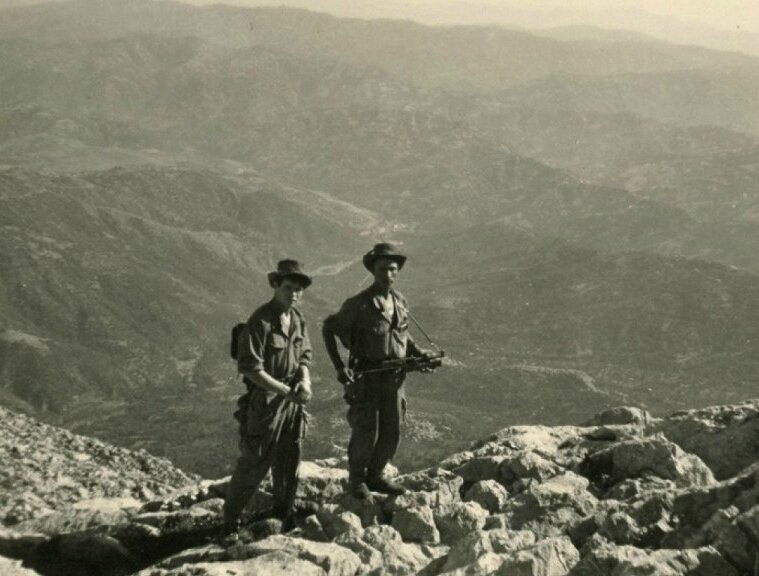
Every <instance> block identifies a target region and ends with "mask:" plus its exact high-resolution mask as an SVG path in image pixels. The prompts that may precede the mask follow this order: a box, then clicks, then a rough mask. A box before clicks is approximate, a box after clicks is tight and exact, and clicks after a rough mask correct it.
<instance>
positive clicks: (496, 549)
mask: <svg viewBox="0 0 759 576" xmlns="http://www.w3.org/2000/svg"><path fill="white" fill-rule="evenodd" d="M533 544H535V535H534V534H533V533H532V532H529V531H527V530H485V531H477V532H470V533H469V534H466V535H465V536H463V537H462V538H460V539H459V540H457V541H456V542H455V543H454V544H453V546H451V549H450V551H449V552H448V558H447V559H446V562H445V565H444V566H443V570H444V571H450V570H454V569H456V568H461V567H463V566H467V565H469V564H472V563H474V562H476V561H477V559H478V558H479V557H480V556H483V555H484V554H488V553H491V552H492V553H496V554H510V553H513V552H517V551H518V550H522V549H523V548H528V547H529V546H532V545H533Z"/></svg>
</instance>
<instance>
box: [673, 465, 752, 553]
mask: <svg viewBox="0 0 759 576" xmlns="http://www.w3.org/2000/svg"><path fill="white" fill-rule="evenodd" d="M757 502H759V463H758V464H756V465H755V466H753V467H750V468H748V469H747V470H745V471H744V472H743V473H742V474H740V475H738V476H736V477H735V478H732V479H730V480H725V481H723V482H720V483H719V484H717V485H716V486H710V487H702V488H698V489H692V490H683V491H680V492H678V493H677V494H676V495H675V497H674V502H673V506H672V514H673V515H674V516H675V517H676V518H677V520H678V526H677V529H676V530H674V531H673V532H672V533H671V534H669V535H668V536H667V538H666V539H665V541H664V544H665V545H666V546H668V547H672V548H675V547H677V548H685V547H688V548H691V547H697V546H702V545H706V544H711V543H713V542H714V541H715V539H716V538H717V537H718V535H719V531H720V530H721V529H722V528H723V527H724V526H726V525H727V524H729V523H730V522H732V519H733V518H735V517H736V516H737V515H739V514H741V513H742V512H745V511H747V510H749V509H750V508H752V507H753V506H755V505H756V503H757Z"/></svg>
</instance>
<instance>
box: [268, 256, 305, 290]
mask: <svg viewBox="0 0 759 576" xmlns="http://www.w3.org/2000/svg"><path fill="white" fill-rule="evenodd" d="M268 277H269V286H271V287H272V288H273V287H274V286H276V284H277V283H278V282H279V281H280V280H282V279H283V278H297V279H298V281H299V282H300V283H301V284H302V285H303V287H304V288H308V287H309V286H311V282H312V280H311V276H309V275H308V274H306V273H305V272H304V271H303V265H302V264H301V263H300V262H298V261H297V260H290V259H287V260H280V261H279V262H277V269H276V270H275V271H274V272H269V274H268Z"/></svg>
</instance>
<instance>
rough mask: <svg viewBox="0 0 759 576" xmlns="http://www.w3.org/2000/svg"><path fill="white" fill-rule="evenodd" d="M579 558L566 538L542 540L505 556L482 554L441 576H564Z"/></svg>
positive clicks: (490, 553)
mask: <svg viewBox="0 0 759 576" xmlns="http://www.w3.org/2000/svg"><path fill="white" fill-rule="evenodd" d="M579 558H580V554H579V552H578V551H577V549H576V548H575V547H574V546H573V545H572V543H571V542H570V541H569V539H568V538H567V537H565V536H562V537H557V538H546V539H544V540H540V541H539V542H536V543H534V544H532V545H529V546H526V547H524V548H520V549H518V550H515V551H511V552H507V553H495V552H485V553H484V554H482V555H480V556H478V557H477V558H476V559H475V560H474V561H473V562H472V563H470V564H467V565H465V566H458V567H455V568H453V569H450V570H446V571H444V572H443V573H442V574H441V576H443V575H444V576H480V575H481V576H486V575H491V574H493V575H503V576H565V575H566V574H567V573H568V572H569V570H570V569H571V568H572V566H574V565H575V564H576V563H577V561H578V560H579ZM446 567H448V564H446ZM444 569H446V568H444Z"/></svg>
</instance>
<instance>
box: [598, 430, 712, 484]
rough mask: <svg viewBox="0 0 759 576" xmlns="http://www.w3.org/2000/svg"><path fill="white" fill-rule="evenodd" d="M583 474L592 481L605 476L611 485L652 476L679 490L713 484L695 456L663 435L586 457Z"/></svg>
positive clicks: (616, 446) (628, 442)
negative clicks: (673, 484)
mask: <svg viewBox="0 0 759 576" xmlns="http://www.w3.org/2000/svg"><path fill="white" fill-rule="evenodd" d="M585 472H586V473H587V474H588V475H589V476H591V477H593V478H601V477H603V476H608V477H610V478H611V479H612V481H613V482H621V481H622V480H625V479H627V478H636V477H640V476H644V475H646V474H653V475H655V476H658V477H660V478H664V479H669V480H673V481H674V482H675V484H676V485H677V486H679V487H687V486H709V485H712V484H714V483H715V480H714V476H713V474H712V473H711V471H710V470H709V468H708V467H707V466H706V464H704V463H703V462H702V461H701V460H700V459H699V458H698V456H695V455H693V454H687V453H685V452H683V451H682V450H681V449H680V448H679V447H678V446H677V445H676V444H673V443H672V442H670V441H668V440H667V439H666V438H664V437H662V436H654V437H650V438H642V439H635V440H628V441H625V442H620V443H618V444H614V445H612V446H610V447H609V448H605V449H603V450H599V451H598V452H595V453H594V454H591V455H590V456H589V457H588V460H587V462H586V466H585Z"/></svg>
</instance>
